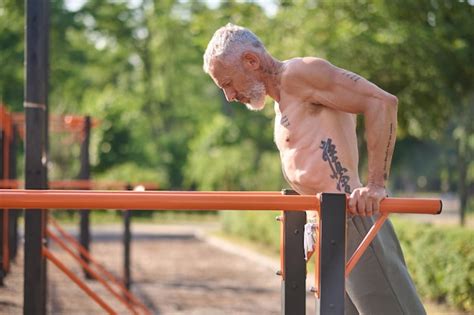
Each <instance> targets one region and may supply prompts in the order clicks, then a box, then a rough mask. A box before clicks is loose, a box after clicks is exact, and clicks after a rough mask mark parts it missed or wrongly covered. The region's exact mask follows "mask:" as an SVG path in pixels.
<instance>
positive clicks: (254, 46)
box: [203, 23, 266, 73]
mask: <svg viewBox="0 0 474 315" xmlns="http://www.w3.org/2000/svg"><path fill="white" fill-rule="evenodd" d="M249 50H250V51H253V52H256V53H265V52H266V50H265V46H264V45H263V43H262V41H261V40H260V39H259V38H258V37H257V36H256V35H255V34H254V33H252V32H251V31H250V30H249V29H247V28H245V27H242V26H238V25H234V24H232V23H228V24H227V25H226V26H223V27H221V28H219V29H218V30H217V31H216V32H215V33H214V35H213V36H212V38H211V40H210V41H209V44H208V45H207V49H206V52H205V53H204V65H203V69H204V72H206V73H209V64H210V62H211V60H213V59H214V58H217V57H219V58H223V57H226V58H228V57H229V56H232V57H233V58H239V57H240V56H242V53H243V52H244V51H249Z"/></svg>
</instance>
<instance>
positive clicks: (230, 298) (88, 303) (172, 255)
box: [0, 224, 314, 315]
mask: <svg viewBox="0 0 474 315" xmlns="http://www.w3.org/2000/svg"><path fill="white" fill-rule="evenodd" d="M99 228H100V230H98V229H95V230H93V247H92V253H93V255H94V256H95V257H96V258H97V259H99V260H100V261H101V262H102V263H103V264H104V265H105V266H107V268H108V269H109V270H111V271H113V272H114V273H116V274H119V275H120V274H121V273H122V272H121V270H122V269H121V268H122V264H123V262H122V255H123V254H122V246H121V244H120V243H119V240H120V239H121V230H120V227H119V226H110V227H104V226H100V227H99ZM209 228H210V227H209V226H200V227H199V228H196V226H195V225H194V226H159V225H143V224H142V225H137V224H135V225H134V226H133V235H134V237H133V245H132V259H133V261H132V266H133V269H132V279H133V281H134V290H133V291H134V293H136V295H138V296H139V297H140V298H141V299H142V301H144V302H145V303H146V304H147V305H148V307H150V308H151V309H152V310H153V313H154V314H160V315H181V314H183V315H184V314H186V315H193V314H196V315H197V314H202V315H204V314H205V315H213V314H216V315H217V314H231V315H233V314H236V315H237V314H239V315H240V314H242V315H244V314H249V315H250V314H259V315H260V314H262V315H265V314H280V278H279V277H278V276H275V271H276V270H277V268H278V261H275V260H271V259H268V258H264V257H259V255H258V254H255V253H253V254H251V252H250V251H248V253H246V250H244V249H239V247H236V246H235V245H230V244H228V243H226V242H222V241H216V240H211V241H207V240H204V239H203V237H202V235H203V230H208V229H209ZM52 249H53V250H54V252H55V253H57V254H58V256H59V257H60V258H61V259H62V260H63V261H64V262H65V263H66V265H68V266H72V267H73V268H72V269H73V270H74V271H75V272H76V273H80V269H79V268H78V267H77V264H75V263H74V262H73V261H72V260H71V259H70V258H68V256H67V255H66V254H65V253H64V252H62V251H61V250H59V249H58V248H56V247H54V246H52ZM19 258H21V259H18V262H17V263H16V264H15V269H16V271H20V272H16V274H17V275H18V274H20V275H21V273H22V267H21V266H20V265H21V262H22V257H19ZM48 277H49V285H48V295H49V306H48V307H49V312H48V313H49V314H68V315H70V314H102V313H103V311H102V310H101V308H99V307H98V306H97V305H96V304H95V303H94V302H93V301H92V300H90V299H89V298H88V297H87V296H86V295H85V294H84V293H83V292H82V291H81V290H80V289H78V288H77V287H76V285H75V284H73V283H72V282H71V281H69V279H68V278H66V277H65V276H64V275H63V274H62V273H60V272H59V271H58V269H57V268H56V267H55V266H53V265H52V264H49V265H48ZM18 278H19V276H14V275H13V274H11V275H10V276H9V277H8V278H7V279H8V280H9V281H10V284H9V283H7V287H10V288H12V285H13V286H14V287H16V288H13V289H11V291H12V292H10V294H8V296H7V294H5V289H0V314H21V313H22V308H21V305H22V303H23V301H22V292H21V291H22V279H18ZM14 281H16V285H15V284H13V282H14ZM18 284H21V285H18ZM88 284H89V285H90V286H91V287H92V288H93V289H94V290H95V291H96V292H98V294H99V295H100V296H101V297H103V298H104V299H105V300H106V301H108V302H111V306H112V307H113V308H114V309H116V310H117V311H118V313H119V314H127V313H129V312H128V311H127V310H126V308H125V307H124V306H123V305H121V304H120V303H117V302H116V301H115V299H114V298H113V297H112V296H111V295H110V294H108V293H107V292H106V291H105V289H104V288H103V287H102V286H101V285H100V284H99V283H97V282H94V281H88ZM313 301H314V300H313V299H312V298H311V296H310V294H308V314H311V313H313V310H314V308H313V303H314V302H313ZM7 302H8V303H9V304H8V303H7ZM2 309H3V311H2ZM310 312H311V313H310Z"/></svg>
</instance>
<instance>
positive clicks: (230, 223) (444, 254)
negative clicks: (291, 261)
mask: <svg viewBox="0 0 474 315" xmlns="http://www.w3.org/2000/svg"><path fill="white" fill-rule="evenodd" d="M277 215H279V212H276V211H275V212H256V211H255V212H253V211H246V212H232V211H230V212H222V213H221V218H222V224H223V230H224V232H225V233H228V234H230V235H233V236H238V237H242V238H245V239H248V240H251V241H255V242H258V243H261V244H263V245H265V246H266V247H271V248H272V249H273V252H275V253H278V251H279V246H280V245H279V244H280V229H279V224H278V223H277V222H276V221H275V217H276V216H277ZM393 223H394V225H395V229H396V231H397V235H398V237H399V239H400V243H401V246H402V248H403V252H404V254H405V259H406V262H407V265H408V268H409V270H410V273H411V275H412V277H413V280H414V281H415V284H416V287H417V289H418V292H419V293H420V295H421V296H422V297H423V298H425V299H430V300H435V301H438V302H443V303H446V304H448V305H450V306H453V307H456V308H459V309H461V310H467V311H473V310H474V231H473V230H469V229H464V228H457V227H439V226H431V225H428V224H420V223H413V222H409V221H406V220H404V219H403V220H402V219H398V218H396V219H395V220H394V221H393Z"/></svg>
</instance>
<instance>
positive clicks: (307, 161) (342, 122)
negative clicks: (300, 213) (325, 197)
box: [275, 103, 361, 195]
mask: <svg viewBox="0 0 474 315" xmlns="http://www.w3.org/2000/svg"><path fill="white" fill-rule="evenodd" d="M275 112H276V120H275V143H276V145H277V147H278V149H279V151H280V157H281V162H282V170H283V174H284V176H285V179H286V180H287V181H288V183H289V184H290V186H291V187H292V188H293V189H294V190H296V191H297V192H298V193H300V194H305V195H314V194H316V193H319V192H341V193H350V192H351V191H352V190H353V189H354V188H357V187H360V186H361V183H360V180H359V176H358V171H357V163H358V150H357V138H356V134H355V117H354V115H352V114H348V113H344V112H339V111H336V110H333V109H330V108H327V107H324V106H322V105H310V104H304V103H303V104H295V105H292V106H286V107H285V109H284V110H283V111H280V107H279V104H277V103H276V104H275Z"/></svg>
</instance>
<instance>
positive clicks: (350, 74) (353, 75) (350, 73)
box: [342, 70, 361, 82]
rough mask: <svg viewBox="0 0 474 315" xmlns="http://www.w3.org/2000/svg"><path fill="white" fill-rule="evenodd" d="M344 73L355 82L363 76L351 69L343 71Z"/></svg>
mask: <svg viewBox="0 0 474 315" xmlns="http://www.w3.org/2000/svg"><path fill="white" fill-rule="evenodd" d="M342 75H343V76H345V77H348V78H349V79H351V80H352V81H354V82H357V81H359V80H360V79H361V77H360V76H359V75H357V74H355V73H353V72H350V71H345V70H344V71H342Z"/></svg>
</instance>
